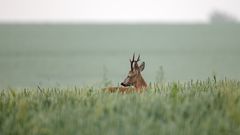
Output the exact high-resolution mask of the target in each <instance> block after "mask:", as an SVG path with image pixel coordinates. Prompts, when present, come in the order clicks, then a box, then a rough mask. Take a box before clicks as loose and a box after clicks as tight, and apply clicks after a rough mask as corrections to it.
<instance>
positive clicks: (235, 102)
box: [0, 79, 240, 135]
mask: <svg viewBox="0 0 240 135" xmlns="http://www.w3.org/2000/svg"><path fill="white" fill-rule="evenodd" d="M239 133H240V82H239V81H236V80H219V81H216V82H215V81H212V80H210V79H208V80H205V81H189V82H185V83H179V82H172V83H166V84H164V85H160V86H154V88H149V89H148V90H147V91H146V92H143V93H131V94H120V93H104V92H102V91H101V90H100V89H93V88H40V87H39V88H32V89H30V88H28V89H20V90H19V89H10V88H9V89H8V90H2V91H0V135H18V134H20V135H28V134H30V135H38V134H39V135H52V134H56V135H61V134H63V135H74V134H93V135H96V134H101V135H109V134H110V135H112V134H123V135H125V134H131V135H134V134H136V135H139V134H142V135H149V134H150V135H151V134H153V135H156V134H163V135H166V134H173V135H175V134H184V135H185V134H192V135H196V134H201V135H205V134H206V135H207V134H209V135H214V134H216V135H221V134H226V135H229V134H239Z"/></svg>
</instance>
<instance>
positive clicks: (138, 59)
mask: <svg viewBox="0 0 240 135" xmlns="http://www.w3.org/2000/svg"><path fill="white" fill-rule="evenodd" d="M139 61H140V54H139V55H138V58H137V60H136V61H135V62H139Z"/></svg>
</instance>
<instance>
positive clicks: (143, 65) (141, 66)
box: [139, 62, 145, 72]
mask: <svg viewBox="0 0 240 135" xmlns="http://www.w3.org/2000/svg"><path fill="white" fill-rule="evenodd" d="M144 68H145V62H142V64H141V65H140V66H139V69H140V71H141V72H142V71H143V70H144Z"/></svg>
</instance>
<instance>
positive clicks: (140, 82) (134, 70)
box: [121, 54, 147, 89]
mask: <svg viewBox="0 0 240 135" xmlns="http://www.w3.org/2000/svg"><path fill="white" fill-rule="evenodd" d="M139 61H140V55H138V58H137V60H135V54H133V58H132V60H131V59H130V67H131V70H130V71H129V72H128V75H127V78H126V79H124V81H123V82H122V83H121V85H122V86H124V87H129V86H134V87H135V88H136V89H142V88H145V87H147V84H146V82H145V81H144V79H143V77H142V75H141V72H142V71H143V70H144V67H145V63H144V62H142V64H141V65H140V66H138V62H139Z"/></svg>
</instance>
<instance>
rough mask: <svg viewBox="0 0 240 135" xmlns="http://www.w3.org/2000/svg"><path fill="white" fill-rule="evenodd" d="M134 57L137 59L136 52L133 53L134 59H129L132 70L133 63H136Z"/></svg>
mask: <svg viewBox="0 0 240 135" xmlns="http://www.w3.org/2000/svg"><path fill="white" fill-rule="evenodd" d="M134 59H135V53H134V54H133V58H132V60H131V59H129V60H130V65H131V70H132V71H133V63H134Z"/></svg>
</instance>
